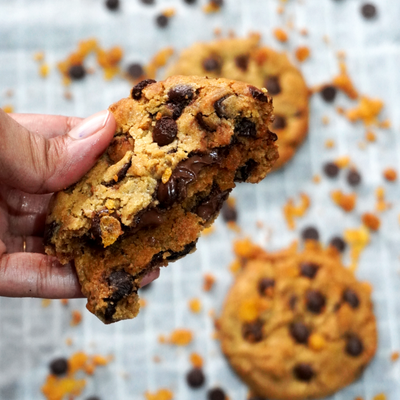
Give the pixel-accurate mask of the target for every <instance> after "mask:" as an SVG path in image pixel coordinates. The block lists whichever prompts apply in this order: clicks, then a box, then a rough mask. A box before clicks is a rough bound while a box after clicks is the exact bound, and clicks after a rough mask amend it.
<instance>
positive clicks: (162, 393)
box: [144, 389, 174, 400]
mask: <svg viewBox="0 0 400 400" xmlns="http://www.w3.org/2000/svg"><path fill="white" fill-rule="evenodd" d="M144 395H145V397H146V400H172V399H173V398H174V394H173V393H172V392H171V391H170V390H169V389H160V390H158V391H157V392H155V393H151V392H145V394H144Z"/></svg>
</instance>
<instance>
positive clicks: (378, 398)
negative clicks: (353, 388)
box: [373, 393, 386, 400]
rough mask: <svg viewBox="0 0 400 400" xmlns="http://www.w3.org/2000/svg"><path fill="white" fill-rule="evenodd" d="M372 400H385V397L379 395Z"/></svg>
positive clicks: (382, 394)
mask: <svg viewBox="0 0 400 400" xmlns="http://www.w3.org/2000/svg"><path fill="white" fill-rule="evenodd" d="M373 400H386V395H385V394H384V393H379V394H377V395H376V396H374V397H373Z"/></svg>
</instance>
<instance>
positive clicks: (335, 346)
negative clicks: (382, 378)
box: [218, 242, 377, 400]
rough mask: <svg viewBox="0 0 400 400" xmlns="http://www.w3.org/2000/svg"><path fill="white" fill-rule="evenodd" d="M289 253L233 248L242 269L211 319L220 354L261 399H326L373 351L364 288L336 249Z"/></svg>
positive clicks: (371, 321) (371, 316)
mask: <svg viewBox="0 0 400 400" xmlns="http://www.w3.org/2000/svg"><path fill="white" fill-rule="evenodd" d="M296 247H297V246H296V245H294V246H292V247H290V248H289V249H287V250H285V251H281V252H279V253H267V252H265V251H263V250H262V249H261V248H259V247H257V246H254V245H251V244H249V243H239V244H238V245H237V246H236V248H237V250H238V254H240V262H241V264H242V266H243V269H242V270H241V271H240V272H239V273H238V275H237V276H236V279H235V282H234V284H233V286H232V288H231V289H230V291H229V293H228V296H227V298H226V300H225V305H224V308H223V311H222V315H221V317H220V319H219V324H218V325H219V336H220V339H221V346H222V350H223V352H224V354H225V356H226V357H227V359H228V361H229V362H230V364H231V365H232V367H233V369H234V370H235V371H236V372H237V373H238V375H239V376H240V377H241V378H242V379H243V381H244V382H245V383H247V384H248V386H249V387H250V389H251V391H252V392H253V393H254V394H255V395H256V396H260V397H262V398H263V397H265V398H267V399H277V400H304V399H314V398H320V397H324V396H328V395H330V394H332V393H334V392H335V391H337V390H339V389H340V388H342V387H344V386H346V385H348V384H350V383H351V382H353V381H354V380H356V379H357V378H359V376H360V375H361V373H362V372H363V370H364V368H365V367H366V366H367V364H368V363H369V362H370V360H371V358H372V357H373V356H374V354H375V351H376V346H377V331H376V322H375V317H374V314H373V311H372V303H371V296H370V291H371V289H370V286H369V285H368V284H366V283H361V282H358V281H357V280H356V279H355V277H354V275H353V274H352V273H351V272H350V271H349V270H347V269H345V268H344V267H343V266H342V264H341V261H340V257H339V255H338V252H337V251H336V250H334V249H332V248H331V249H327V250H324V249H322V248H321V247H320V246H319V245H318V243H316V242H308V243H307V244H306V248H305V250H304V251H301V252H298V251H297V249H296Z"/></svg>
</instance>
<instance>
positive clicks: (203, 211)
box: [195, 184, 231, 221]
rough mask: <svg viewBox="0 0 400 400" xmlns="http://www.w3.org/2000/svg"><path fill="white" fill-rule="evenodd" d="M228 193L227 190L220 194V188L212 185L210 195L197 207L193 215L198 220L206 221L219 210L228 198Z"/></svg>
mask: <svg viewBox="0 0 400 400" xmlns="http://www.w3.org/2000/svg"><path fill="white" fill-rule="evenodd" d="M230 191H231V190H230V189H229V190H224V191H223V192H221V189H220V187H219V186H218V185H216V184H214V185H213V187H212V189H211V192H210V194H209V195H208V196H207V197H206V199H204V200H203V201H202V203H201V204H200V205H198V206H197V208H196V210H195V213H196V214H197V215H198V216H199V217H200V218H202V219H204V220H205V221H208V220H209V219H211V218H212V217H214V216H215V215H216V214H217V213H218V212H219V211H220V210H221V207H222V204H223V203H224V201H225V200H226V199H227V198H228V196H229V193H230Z"/></svg>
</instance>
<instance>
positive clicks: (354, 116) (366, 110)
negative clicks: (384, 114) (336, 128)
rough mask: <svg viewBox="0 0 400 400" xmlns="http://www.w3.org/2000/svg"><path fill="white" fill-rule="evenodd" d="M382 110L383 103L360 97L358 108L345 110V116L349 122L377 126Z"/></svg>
mask: <svg viewBox="0 0 400 400" xmlns="http://www.w3.org/2000/svg"><path fill="white" fill-rule="evenodd" d="M382 108H383V102H382V101H381V100H378V99H370V98H368V97H367V96H361V99H360V101H359V103H358V106H357V107H355V108H353V109H350V110H347V111H346V116H347V118H348V119H349V121H351V122H357V121H362V122H363V123H364V124H365V125H367V126H370V125H378V124H379V121H378V116H379V114H380V112H381V111H382Z"/></svg>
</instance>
